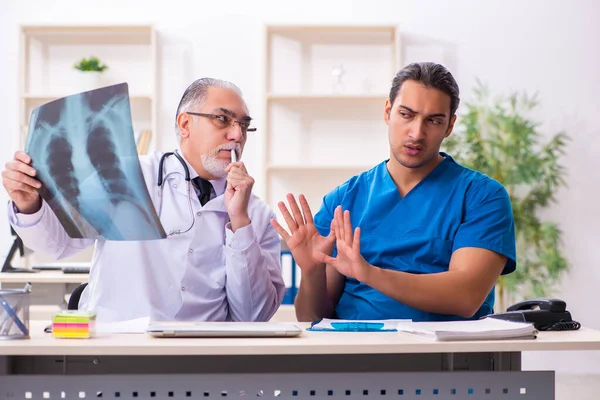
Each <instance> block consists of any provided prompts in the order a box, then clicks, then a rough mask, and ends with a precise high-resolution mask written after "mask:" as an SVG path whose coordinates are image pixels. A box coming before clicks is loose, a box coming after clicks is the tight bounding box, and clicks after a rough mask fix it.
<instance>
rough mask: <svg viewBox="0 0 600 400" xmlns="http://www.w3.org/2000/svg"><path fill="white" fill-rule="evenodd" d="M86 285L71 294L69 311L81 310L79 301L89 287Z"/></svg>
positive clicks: (78, 287) (80, 286)
mask: <svg viewBox="0 0 600 400" xmlns="http://www.w3.org/2000/svg"><path fill="white" fill-rule="evenodd" d="M87 285H88V284H87V282H86V283H82V284H81V285H79V286H77V287H76V288H75V290H73V293H71V297H69V304H68V305H67V309H68V310H78V309H79V299H80V298H81V293H83V289H85V287H86V286H87Z"/></svg>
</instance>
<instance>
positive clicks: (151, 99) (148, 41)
mask: <svg viewBox="0 0 600 400" xmlns="http://www.w3.org/2000/svg"><path fill="white" fill-rule="evenodd" d="M90 56H96V57H98V58H99V59H100V60H101V62H102V63H104V64H106V65H108V69H107V70H105V71H104V72H103V73H102V74H101V75H100V76H99V79H98V80H97V81H96V82H93V83H92V85H91V86H90V84H89V83H87V82H86V81H85V78H84V76H83V75H84V73H81V72H80V71H77V70H76V69H74V68H73V65H74V64H76V63H77V62H78V61H79V60H80V59H81V58H83V57H86V58H87V57H90ZM156 65H157V40H156V32H155V30H154V28H153V26H151V25H135V26H117V25H102V26H21V34H20V78H19V80H20V82H19V86H20V92H19V96H20V98H19V101H20V118H19V121H20V134H19V148H21V149H23V148H24V147H25V142H26V140H27V130H28V128H29V119H30V116H31V111H32V110H33V109H34V108H36V107H38V106H40V105H42V104H45V103H48V102H50V101H52V100H54V99H57V98H60V97H64V96H68V95H71V94H75V93H79V92H82V91H86V90H90V89H92V88H98V87H102V86H108V85H112V84H116V83H121V82H127V83H128V85H129V95H130V106H131V117H132V122H133V128H134V135H135V137H136V139H137V138H138V137H140V136H141V134H142V132H150V136H151V138H152V139H151V140H150V143H148V144H147V145H146V146H144V147H145V148H147V149H148V150H152V149H155V148H157V147H159V144H158V143H156V142H157V140H156V136H157V135H152V133H155V132H156V131H157V129H156V127H157V121H156V115H157V101H156V88H157V67H156ZM145 135H146V136H147V135H148V133H146V134H145Z"/></svg>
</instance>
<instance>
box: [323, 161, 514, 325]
mask: <svg viewBox="0 0 600 400" xmlns="http://www.w3.org/2000/svg"><path fill="white" fill-rule="evenodd" d="M441 154H442V155H443V156H444V157H445V159H444V160H443V161H441V162H440V163H439V164H438V165H437V166H436V168H435V169H434V170H433V171H432V172H431V173H429V175H427V176H426V177H425V178H424V179H423V180H422V181H421V182H419V183H418V184H417V185H416V186H415V187H414V188H413V189H412V190H411V191H410V192H408V193H407V194H406V195H405V196H404V197H401V196H400V193H399V192H398V189H397V188H396V185H395V183H394V181H393V180H392V178H391V176H390V174H389V172H388V170H387V161H384V162H382V163H381V164H379V165H377V166H376V167H374V168H373V169H371V170H369V171H366V172H364V173H362V174H360V175H357V176H354V177H352V178H350V179H349V180H348V181H347V182H345V183H344V184H342V185H340V186H338V187H337V188H335V189H334V190H333V191H331V192H330V193H328V194H327V195H326V196H325V197H324V198H323V205H322V206H321V209H320V210H319V212H318V213H317V214H316V215H315V217H314V221H315V225H316V227H317V229H318V230H319V232H320V233H321V234H322V235H324V236H326V235H328V234H329V229H330V224H331V220H332V218H333V213H334V211H335V208H336V207H337V206H338V205H341V206H342V208H343V209H344V210H349V211H350V218H351V221H352V227H353V228H356V227H360V228H361V253H362V255H363V257H364V258H365V260H366V261H367V262H369V263H370V264H372V265H375V266H377V267H380V268H385V269H390V270H395V271H404V272H410V273H413V274H429V273H435V272H442V271H447V270H448V267H449V265H450V258H451V257H452V252H454V251H455V250H457V249H459V248H461V247H479V248H484V249H488V250H491V251H494V252H496V253H500V254H502V255H504V256H506V257H507V258H508V261H507V263H506V265H505V267H504V270H503V271H502V274H508V273H511V272H513V271H514V270H515V268H516V262H515V260H516V243H515V241H516V239H515V227H514V220H513V213H512V206H511V203H510V198H509V196H508V193H507V192H506V190H505V189H504V187H503V186H502V185H501V184H500V183H499V182H498V181H496V180H494V179H491V178H490V177H488V176H486V175H484V174H482V173H480V172H477V171H474V170H471V169H468V168H466V167H463V166H461V165H459V164H458V163H457V162H456V161H454V159H452V157H450V156H449V155H447V154H445V153H441ZM334 254H335V252H334ZM334 256H335V255H334ZM493 307H494V290H492V291H491V292H490V293H489V295H488V296H487V298H486V300H485V302H484V303H483V305H482V306H481V308H480V309H479V310H478V312H477V313H476V314H475V315H474V316H473V317H472V319H478V318H480V317H481V316H483V315H487V314H490V313H492V310H493ZM335 312H336V316H337V318H341V319H359V320H369V319H390V318H397V319H412V320H413V321H447V320H462V319H464V318H462V317H459V316H455V315H446V314H435V313H429V312H425V311H420V310H418V309H415V308H412V307H409V306H407V305H405V304H403V303H400V302H398V301H396V300H394V299H392V298H390V297H388V296H386V295H384V294H382V293H381V292H379V291H377V290H375V289H373V288H372V287H369V286H367V285H365V284H364V283H361V282H359V281H357V280H356V279H353V278H348V277H346V279H345V285H344V291H343V292H342V295H341V297H340V300H339V302H338V304H337V306H336V308H335Z"/></svg>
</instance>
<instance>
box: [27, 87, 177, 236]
mask: <svg viewBox="0 0 600 400" xmlns="http://www.w3.org/2000/svg"><path fill="white" fill-rule="evenodd" d="M25 152H26V153H27V154H29V156H30V157H31V160H32V166H33V167H34V168H35V169H36V170H37V172H38V174H37V178H38V179H39V180H40V181H41V182H42V189H41V190H40V194H41V196H42V198H43V199H44V200H45V201H46V202H47V203H48V204H49V205H50V207H51V208H52V210H53V211H54V213H55V214H56V216H57V217H58V219H59V220H60V222H61V224H62V225H63V227H64V228H65V230H66V231H67V233H68V234H69V236H70V237H73V238H102V239H105V240H152V239H160V238H165V237H166V234H165V231H164V229H163V227H162V225H161V223H160V220H159V219H158V216H157V214H156V210H155V208H154V206H153V204H152V201H151V199H150V195H149V193H148V188H147V187H146V184H145V183H144V179H143V176H142V171H141V167H140V162H139V158H138V155H137V149H136V145H135V141H134V136H133V125H132V122H131V109H130V105H129V92H128V87H127V84H126V83H121V84H118V85H113V86H108V87H104V88H100V89H96V90H91V91H88V92H83V93H78V94H75V95H72V96H67V97H64V98H61V99H57V100H54V101H52V102H50V103H47V104H44V105H42V106H40V107H38V108H36V109H34V110H33V111H32V114H31V121H30V124H29V135H28V137H27V143H26V146H25Z"/></svg>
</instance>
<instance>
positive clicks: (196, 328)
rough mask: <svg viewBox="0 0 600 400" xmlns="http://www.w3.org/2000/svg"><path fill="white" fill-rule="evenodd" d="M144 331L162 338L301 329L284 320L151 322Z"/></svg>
mask: <svg viewBox="0 0 600 400" xmlns="http://www.w3.org/2000/svg"><path fill="white" fill-rule="evenodd" d="M146 333H148V334H149V335H151V336H155V337H162V338H169V337H170V338H174V337H175V338H182V337H192V338H203V337H289V336H298V335H300V333H302V329H300V328H299V327H298V326H297V325H295V324H292V323H284V322H151V323H150V324H149V325H148V328H146Z"/></svg>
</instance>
